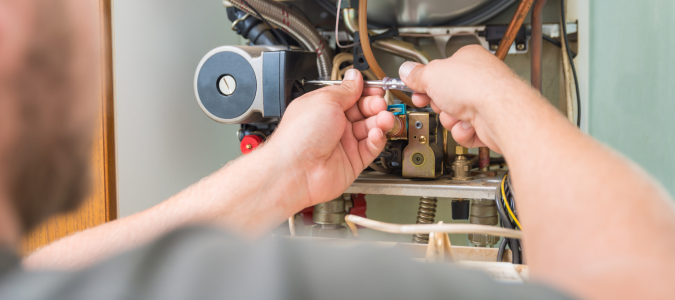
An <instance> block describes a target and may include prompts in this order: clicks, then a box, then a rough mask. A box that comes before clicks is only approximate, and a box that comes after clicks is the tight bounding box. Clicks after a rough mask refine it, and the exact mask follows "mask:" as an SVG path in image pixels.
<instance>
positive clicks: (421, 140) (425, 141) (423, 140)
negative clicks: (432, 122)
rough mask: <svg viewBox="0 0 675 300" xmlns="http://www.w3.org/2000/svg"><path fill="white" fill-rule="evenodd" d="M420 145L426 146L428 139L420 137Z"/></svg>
mask: <svg viewBox="0 0 675 300" xmlns="http://www.w3.org/2000/svg"><path fill="white" fill-rule="evenodd" d="M420 143H422V144H426V143H427V138H426V137H424V136H421V137H420Z"/></svg>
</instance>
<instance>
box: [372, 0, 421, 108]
mask: <svg viewBox="0 0 675 300" xmlns="http://www.w3.org/2000/svg"><path fill="white" fill-rule="evenodd" d="M367 11H368V0H360V1H359V28H360V29H359V40H360V41H361V50H363V56H364V57H365V58H366V61H367V62H368V65H369V66H370V69H371V70H372V71H373V73H375V76H377V78H379V79H382V78H384V77H387V75H386V74H384V71H383V70H382V68H380V65H379V64H377V60H375V56H374V55H373V49H371V48H370V42H369V41H370V39H369V37H368V13H367ZM391 92H392V93H393V94H394V96H396V98H398V99H399V100H401V101H402V102H403V103H405V104H406V105H408V106H412V107H417V106H415V104H413V103H412V99H410V97H408V95H406V94H405V93H403V92H401V91H398V90H391Z"/></svg>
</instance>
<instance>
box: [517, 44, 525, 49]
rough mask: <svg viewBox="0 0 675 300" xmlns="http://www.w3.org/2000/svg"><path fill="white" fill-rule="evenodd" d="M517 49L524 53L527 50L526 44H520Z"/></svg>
mask: <svg viewBox="0 0 675 300" xmlns="http://www.w3.org/2000/svg"><path fill="white" fill-rule="evenodd" d="M516 49H518V50H521V51H522V50H525V44H518V45H516Z"/></svg>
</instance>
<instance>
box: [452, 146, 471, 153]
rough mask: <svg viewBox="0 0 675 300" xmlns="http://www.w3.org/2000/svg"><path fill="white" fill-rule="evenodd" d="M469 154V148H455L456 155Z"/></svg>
mask: <svg viewBox="0 0 675 300" xmlns="http://www.w3.org/2000/svg"><path fill="white" fill-rule="evenodd" d="M467 154H469V148H467V147H464V146H459V145H457V146H455V155H467Z"/></svg>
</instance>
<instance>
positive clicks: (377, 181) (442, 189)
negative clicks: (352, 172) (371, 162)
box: [345, 172, 501, 200]
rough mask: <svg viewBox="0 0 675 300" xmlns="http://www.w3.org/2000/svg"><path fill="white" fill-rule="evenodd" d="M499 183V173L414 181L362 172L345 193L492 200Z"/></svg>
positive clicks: (396, 176) (397, 176)
mask: <svg viewBox="0 0 675 300" xmlns="http://www.w3.org/2000/svg"><path fill="white" fill-rule="evenodd" d="M500 183H501V176H499V175H498V176H496V177H490V178H482V179H476V180H470V181H456V180H450V177H449V176H447V175H444V176H442V177H439V178H437V179H435V180H415V179H405V178H401V177H400V175H392V174H381V173H377V172H363V174H361V176H359V178H358V179H356V181H355V182H354V183H353V184H352V185H351V186H350V187H349V188H348V189H347V191H345V193H360V194H369V195H389V196H418V197H441V198H462V199H490V200H494V199H495V196H496V195H497V191H498V189H499V185H500Z"/></svg>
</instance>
